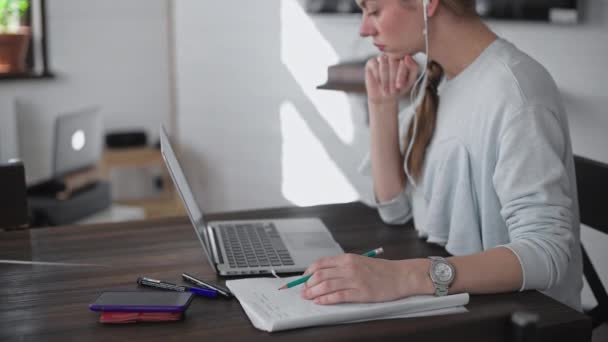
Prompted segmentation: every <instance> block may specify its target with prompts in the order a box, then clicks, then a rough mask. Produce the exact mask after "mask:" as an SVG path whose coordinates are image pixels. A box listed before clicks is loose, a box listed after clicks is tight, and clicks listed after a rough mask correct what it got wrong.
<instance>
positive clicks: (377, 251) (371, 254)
mask: <svg viewBox="0 0 608 342" xmlns="http://www.w3.org/2000/svg"><path fill="white" fill-rule="evenodd" d="M382 253H384V249H383V248H382V247H380V248H376V249H374V250H373V251H369V252H367V253H363V254H361V255H362V256H365V257H370V258H371V257H375V256H376V255H379V254H382ZM310 277H312V274H309V275H307V276H304V277H301V278H298V279H296V280H294V281H291V282H289V283H287V284H285V285H283V286H281V287H279V290H285V289H290V288H292V287H294V286H298V285H300V284H303V283H305V282H306V281H308V279H310Z"/></svg>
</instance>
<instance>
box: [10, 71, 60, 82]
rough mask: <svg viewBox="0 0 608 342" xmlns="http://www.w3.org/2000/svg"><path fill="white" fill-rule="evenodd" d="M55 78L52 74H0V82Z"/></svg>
mask: <svg viewBox="0 0 608 342" xmlns="http://www.w3.org/2000/svg"><path fill="white" fill-rule="evenodd" d="M53 78H55V75H54V74H53V73H44V74H36V73H33V72H27V73H23V74H0V81H19V80H45V79H46V80H50V79H53Z"/></svg>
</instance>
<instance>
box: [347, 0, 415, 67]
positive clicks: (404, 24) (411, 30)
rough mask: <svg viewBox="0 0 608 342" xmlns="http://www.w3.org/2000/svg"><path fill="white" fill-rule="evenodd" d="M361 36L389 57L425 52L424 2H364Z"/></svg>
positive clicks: (402, 0)
mask: <svg viewBox="0 0 608 342" xmlns="http://www.w3.org/2000/svg"><path fill="white" fill-rule="evenodd" d="M358 3H359V4H360V6H361V8H362V9H363V18H362V22H361V28H360V32H359V33H360V34H361V36H362V37H372V39H373V43H374V45H375V46H376V47H377V48H378V49H379V50H381V51H383V52H384V53H385V54H387V55H388V56H389V57H393V58H403V57H404V56H405V55H413V54H415V53H417V52H420V51H422V50H423V48H424V36H423V30H424V18H423V13H422V0H361V1H358Z"/></svg>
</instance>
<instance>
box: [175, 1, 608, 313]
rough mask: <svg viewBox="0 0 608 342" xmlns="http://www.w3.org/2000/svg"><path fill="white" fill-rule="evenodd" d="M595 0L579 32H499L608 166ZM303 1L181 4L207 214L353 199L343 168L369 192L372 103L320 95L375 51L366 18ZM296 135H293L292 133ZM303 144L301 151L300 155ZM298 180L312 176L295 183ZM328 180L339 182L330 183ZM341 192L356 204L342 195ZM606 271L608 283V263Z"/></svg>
mask: <svg viewBox="0 0 608 342" xmlns="http://www.w3.org/2000/svg"><path fill="white" fill-rule="evenodd" d="M299 3H300V4H301V3H303V0H300V1H299ZM585 3H586V5H585V6H586V8H585V16H586V17H585V19H584V23H583V24H580V25H576V26H559V25H550V24H533V23H522V22H492V23H490V25H491V26H492V28H493V29H495V30H496V31H497V32H498V33H499V34H500V35H502V36H503V37H505V38H507V39H508V40H510V41H512V42H514V43H515V44H516V45H518V46H519V47H520V48H521V49H523V50H524V51H526V52H528V53H529V54H530V55H532V56H533V57H535V58H536V59H538V60H539V61H540V62H542V63H543V64H544V65H545V66H546V67H547V68H548V70H549V71H550V72H551V73H552V75H553V76H554V78H555V79H556V81H557V83H558V85H559V87H560V89H561V90H562V93H563V96H564V101H565V103H566V106H567V109H568V112H569V118H570V128H571V135H572V140H573V146H574V150H575V153H577V154H581V155H584V156H587V157H591V158H594V159H597V160H601V161H604V162H608V148H607V147H608V134H606V133H605V132H606V130H607V128H608V112H607V109H606V108H608V97H606V90H605V86H604V83H605V80H607V79H608V68H607V67H606V65H605V61H606V60H608V1H607V0H593V1H585ZM294 4H296V2H294V1H293V0H284V1H281V0H269V1H255V2H254V1H248V0H224V1H221V2H203V1H198V0H180V1H177V2H176V12H175V13H176V14H175V20H176V39H177V51H176V53H177V66H176V67H177V72H178V81H177V88H178V94H179V96H178V113H179V115H178V118H177V125H178V132H179V133H178V137H177V138H178V139H179V140H180V142H181V146H182V149H183V154H182V156H183V159H184V161H183V162H184V164H185V165H186V169H187V173H188V176H189V179H190V182H191V183H192V186H193V188H194V189H195V192H196V193H197V194H198V197H199V200H200V201H203V202H204V203H205V209H208V210H214V211H217V210H235V209H243V208H257V207H265V206H278V205H288V204H290V203H295V204H298V203H299V202H302V203H303V204H312V203H323V202H337V201H340V200H345V199H348V198H349V196H352V193H351V192H349V187H348V186H345V185H344V180H343V179H341V178H340V177H335V173H336V170H335V169H337V170H338V171H339V172H341V173H342V174H344V175H345V176H346V178H347V180H348V181H347V182H348V183H350V184H351V185H352V186H354V188H355V189H356V190H357V192H358V193H359V195H361V196H367V195H369V186H368V184H367V183H366V181H365V179H362V178H361V177H360V176H359V175H358V174H357V172H356V167H357V163H358V161H359V158H360V157H361V156H362V155H363V154H364V153H365V151H366V148H367V139H368V136H367V129H366V128H365V125H364V123H363V113H364V109H363V108H364V107H363V103H362V102H361V99H359V98H357V97H355V96H351V97H349V98H348V99H347V100H345V99H344V97H343V95H341V94H340V93H334V92H323V91H315V90H314V81H315V77H318V76H319V75H318V70H315V68H319V69H323V70H324V68H325V67H326V66H327V65H330V64H333V63H335V62H337V61H338V60H349V59H354V58H359V57H362V56H365V55H367V54H371V53H374V50H373V49H372V47H370V46H369V43H367V42H364V41H362V40H361V39H359V38H358V36H357V32H358V31H357V29H358V18H353V17H350V18H327V17H325V18H323V17H316V18H313V19H312V24H311V22H307V21H306V20H305V19H302V18H301V16H299V15H298V14H297V12H298V11H297V10H294V6H295V5H294ZM323 40H327V42H323ZM298 56H299V57H300V58H298ZM332 62H333V63H332ZM306 75H310V77H309V78H308V79H307V78H306ZM318 83H321V82H318ZM318 83H317V84H318ZM319 94H325V95H319ZM285 101H288V102H289V103H290V104H288V105H285ZM345 101H346V103H345ZM298 114H299V115H301V120H303V121H300V126H297V125H296V126H295V127H296V128H294V129H293V130H289V129H286V127H285V126H286V125H285V121H286V120H285V118H296V119H294V120H292V124H293V122H298V120H300V119H298V117H299V115H298ZM302 122H305V123H306V125H302ZM308 129H310V130H311V131H312V132H314V136H315V137H316V138H317V139H319V140H320V141H321V142H322V144H323V149H324V151H323V150H320V147H319V146H318V145H315V143H314V139H311V137H310V136H309V134H308ZM285 131H286V132H289V133H290V135H291V136H292V137H291V138H289V137H286V136H284V135H283V134H282V133H283V132H285ZM345 131H347V132H345ZM349 132H350V133H349ZM298 133H302V134H298ZM344 137H346V139H345V138H344ZM286 138H287V139H286ZM349 138H350V139H349ZM285 140H289V141H288V142H285ZM293 142H295V144H294V143H293ZM298 144H299V145H300V146H301V147H300V148H297V147H294V145H298ZM292 151H295V153H292ZM319 151H320V152H326V153H327V154H328V155H329V156H331V158H333V159H334V161H335V162H336V164H337V167H336V168H335V169H333V171H332V168H331V167H329V168H327V170H329V171H326V177H324V175H323V173H321V174H320V173H318V172H316V169H318V168H319V166H318V165H306V163H305V162H307V161H311V160H312V161H314V160H315V154H319ZM321 154H322V153H321ZM284 155H285V158H283V157H284ZM285 160H287V162H286V161H285ZM303 162H304V163H303ZM321 162H323V160H321ZM299 163H303V164H299ZM286 164H287V165H286ZM322 164H323V165H325V166H326V167H327V166H328V163H326V162H325V163H322ZM289 165H295V167H293V166H292V167H291V168H290V167H289ZM329 166H331V165H329ZM294 169H299V170H301V171H303V172H300V173H298V172H297V171H294ZM296 176H299V177H300V178H299V179H298V180H297V181H294V177H296ZM327 177H329V178H331V177H334V178H332V179H333V180H335V181H334V182H329V183H323V179H324V178H327ZM285 182H288V183H289V182H291V183H292V184H293V183H295V182H300V183H301V184H300V185H302V186H303V187H304V188H305V189H309V190H310V191H311V192H314V193H316V196H314V195H313V196H311V198H309V199H308V201H307V200H302V199H301V198H297V196H294V195H293V192H290V191H289V186H285V185H284V183H285ZM336 184H337V185H336ZM292 186H293V185H292ZM332 186H333V187H332ZM336 190H341V191H342V193H343V194H345V196H343V197H342V198H335V197H332V196H333V195H334V193H335V191H336ZM582 235H583V236H582V239H583V242H584V243H585V245H586V246H588V248H589V250H590V253H591V255H592V259H593V260H602V261H603V260H608V250H606V249H605V248H602V247H603V246H605V245H606V244H607V243H608V239H606V237H605V236H597V234H594V233H593V232H591V231H589V230H588V229H583V232H582ZM601 266H602V267H600V273H601V274H602V278H603V280H604V282H605V283H606V282H608V265H606V264H605V263H604V265H601ZM586 291H587V290H586ZM584 297H585V302H590V301H592V300H590V299H589V298H588V297H589V296H588V293H586V294H585V296H584Z"/></svg>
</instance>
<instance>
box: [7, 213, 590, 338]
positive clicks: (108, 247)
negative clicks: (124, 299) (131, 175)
mask: <svg viewBox="0 0 608 342" xmlns="http://www.w3.org/2000/svg"><path fill="white" fill-rule="evenodd" d="M261 216H263V217H303V216H318V217H321V218H322V219H323V221H324V222H325V224H326V225H327V226H328V227H329V228H330V230H331V231H332V233H333V234H334V237H335V238H336V240H337V241H338V242H339V243H340V244H341V245H342V247H343V248H344V250H346V251H352V252H356V253H358V252H363V251H364V250H366V249H369V248H370V247H375V246H383V247H384V249H385V251H386V252H385V254H384V255H383V256H384V257H385V258H389V259H397V258H413V257H425V256H428V255H446V252H445V251H444V250H443V249H442V248H440V247H437V246H433V245H430V244H427V243H425V242H423V241H421V240H420V239H418V238H417V234H416V232H415V231H414V229H413V228H412V227H411V226H401V227H388V226H386V225H384V224H383V223H382V222H381V221H380V220H379V219H378V215H377V214H376V212H375V211H374V210H372V209H369V208H367V207H365V206H364V205H362V204H360V203H350V204H339V205H329V206H320V207H310V208H283V209H268V210H258V211H249V212H239V213H226V214H216V215H209V217H208V219H246V218H259V217H261ZM0 259H19V260H33V261H49V262H64V263H87V264H98V265H102V266H30V265H6V264H0V284H2V286H1V287H0V303H1V304H0V340H2V341H4V340H9V341H10V340H16V341H30V340H31V341H39V340H44V341H66V340H71V341H90V340H99V341H110V340H111V341H123V340H129V341H131V340H142V341H143V340H145V341H167V340H171V341H174V340H176V341H177V340H179V341H182V340H197V341H226V340H247V341H251V340H260V339H269V338H272V339H289V340H291V341H296V340H297V341H307V342H310V341H315V342H316V341H321V340H344V341H351V340H369V339H382V340H389V339H392V340H401V341H404V340H407V341H465V340H467V339H468V340H471V341H507V340H509V332H510V329H509V325H508V317H509V315H510V314H511V313H512V312H514V311H518V310H525V311H532V312H536V313H539V314H540V317H541V323H540V333H541V336H542V340H546V341H554V340H555V341H557V340H560V341H561V340H568V341H589V340H590V339H591V328H590V327H591V322H590V320H589V319H588V318H587V317H586V316H584V315H583V314H581V313H578V312H576V311H574V310H572V309H570V308H568V307H566V306H565V305H562V304H560V303H558V302H556V301H555V300H553V299H551V298H549V297H546V296H544V295H542V294H541V293H539V292H536V291H528V292H524V293H510V294H500V295H484V296H471V301H470V304H469V305H468V306H467V308H468V309H469V313H466V314H459V315H452V316H436V317H424V318H412V319H398V320H385V321H376V322H365V323H358V324H348V325H339V326H329V327H315V328H306V329H298V330H293V331H285V332H279V333H273V334H269V333H265V332H262V331H258V330H256V329H255V328H253V326H252V325H251V323H250V322H249V319H248V318H247V316H246V315H245V313H244V312H243V311H242V309H241V307H240V305H239V303H238V302H237V301H236V300H212V299H203V298H196V299H195V300H194V302H193V303H192V305H191V306H190V308H189V309H188V312H187V316H186V318H185V320H184V321H181V322H173V323H147V324H133V325H121V326H111V325H102V324H100V323H98V322H97V319H98V314H96V313H94V312H91V311H89V310H88V304H89V303H91V302H92V301H93V300H94V299H95V298H96V296H97V295H98V294H99V293H100V292H101V291H103V290H110V289H135V288H136V285H135V279H136V278H137V277H138V276H142V275H146V276H149V277H153V278H159V279H163V280H167V281H174V282H178V283H179V282H180V274H181V273H182V272H189V273H192V274H194V275H198V276H200V277H202V278H206V279H216V276H215V274H214V273H213V271H212V270H211V268H210V266H209V265H208V263H207V260H206V258H205V256H204V254H203V250H202V248H201V246H200V244H199V242H198V240H197V238H196V237H195V235H194V230H193V229H192V226H191V225H190V224H189V222H188V220H187V219H186V218H173V219H159V220H153V221H144V222H138V223H121V224H107V225H93V226H80V227H54V228H45V229H32V230H28V231H15V232H4V233H0Z"/></svg>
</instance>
